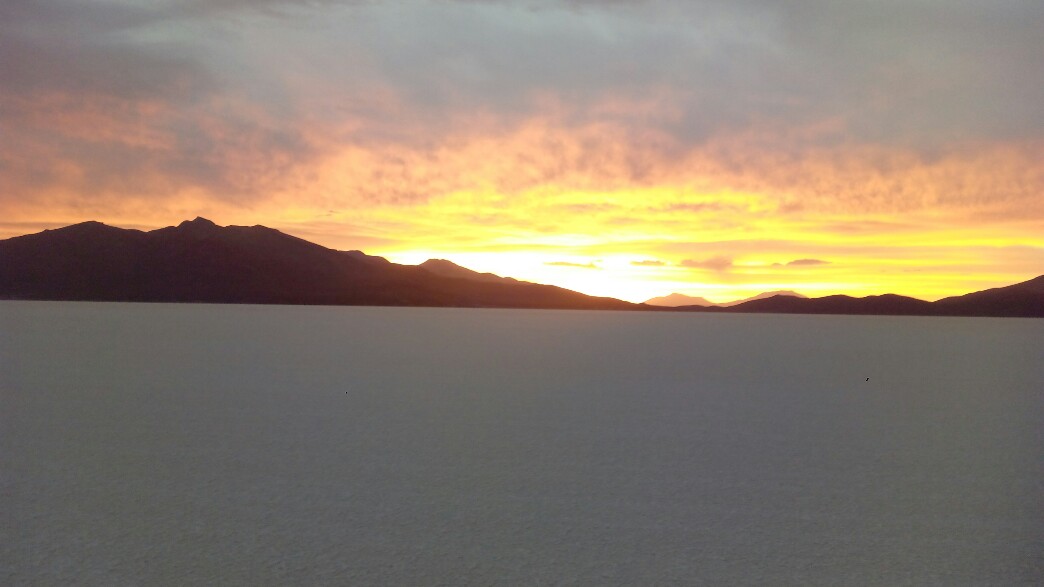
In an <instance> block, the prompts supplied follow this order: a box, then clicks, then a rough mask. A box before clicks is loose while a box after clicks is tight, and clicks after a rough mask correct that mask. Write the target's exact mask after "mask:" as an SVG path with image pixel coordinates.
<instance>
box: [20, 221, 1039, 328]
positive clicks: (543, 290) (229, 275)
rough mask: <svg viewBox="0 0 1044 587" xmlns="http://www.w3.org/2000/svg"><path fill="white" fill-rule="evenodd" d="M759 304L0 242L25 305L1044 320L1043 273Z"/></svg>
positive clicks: (448, 270)
mask: <svg viewBox="0 0 1044 587" xmlns="http://www.w3.org/2000/svg"><path fill="white" fill-rule="evenodd" d="M766 296H767V297H766ZM755 298H756V299H750V300H746V301H744V300H740V301H739V302H735V303H728V304H724V305H721V306H704V305H687V306H682V307H678V308H666V307H657V306H650V305H644V304H631V303H629V302H625V301H621V300H617V299H613V298H606V297H593V296H587V295H584V294H581V293H578V292H574V291H570V290H567V289H563V288H560V287H555V286H551V285H541V284H536V283H527V282H524V281H517V280H514V279H511V278H509V277H498V276H496V275H493V274H491V273H479V272H477V271H472V270H470V269H467V268H464V267H461V266H459V265H456V264H454V263H452V262H450V261H446V260H442V259H430V260H428V261H425V262H424V263H422V264H421V265H399V264H396V263H391V262H389V261H388V260H387V259H385V258H383V257H377V256H372V255H367V254H365V253H363V252H362V251H337V250H333V249H328V248H326V247H323V246H320V245H317V244H315V243H311V242H308V241H306V240H303V239H300V238H297V237H294V236H290V235H288V234H284V233H282V232H279V231H278V230H274V229H272V228H266V227H264V226H224V227H222V226H218V225H216V224H214V223H213V222H211V221H210V220H207V219H205V218H196V219H195V220H187V221H185V222H182V223H181V224H179V225H178V226H168V227H166V228H160V229H158V230H153V231H150V232H143V231H140V230H132V229H123V228H115V227H112V226H108V225H105V224H102V223H100V222H94V221H90V222H83V223H80V224H74V225H72V226H66V227H64V228H59V229H54V230H45V231H43V232H40V233H36V234H30V235H25V236H19V237H14V238H9V239H6V240H0V299H22V300H61V301H124V302H208V303H250V304H325V305H378V306H447V307H496V308H546V309H592V310H594V309H600V310H635V309H645V310H659V311H690V312H724V313H783V314H860V315H909V316H995V317H1044V275H1042V276H1040V277H1036V278H1034V279H1030V280H1029V281H1025V282H1022V283H1017V284H1014V285H1009V286H1005V287H998V288H993V289H988V290H984V291H979V292H974V293H969V294H966V295H962V296H954V297H949V298H944V299H941V300H939V301H936V302H927V301H924V300H918V299H915V298H911V297H906V296H899V295H894V294H885V295H879V296H867V297H862V298H856V297H851V296H845V295H833V296H826V297H822V298H804V297H798V295H795V294H794V293H793V292H767V293H765V294H761V295H759V296H755ZM696 300H698V301H702V302H706V300H702V298H696ZM733 304H734V305H733Z"/></svg>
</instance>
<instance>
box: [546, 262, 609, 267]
mask: <svg viewBox="0 0 1044 587" xmlns="http://www.w3.org/2000/svg"><path fill="white" fill-rule="evenodd" d="M544 265H549V266H551V267H575V268H577V269H601V267H599V266H598V265H595V263H594V262H591V263H570V262H569V261H550V262H547V263H544Z"/></svg>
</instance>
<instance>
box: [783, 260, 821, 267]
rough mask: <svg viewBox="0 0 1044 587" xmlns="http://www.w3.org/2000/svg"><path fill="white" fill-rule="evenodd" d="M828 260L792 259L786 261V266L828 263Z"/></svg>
mask: <svg viewBox="0 0 1044 587" xmlns="http://www.w3.org/2000/svg"><path fill="white" fill-rule="evenodd" d="M828 264H830V261H823V260H821V259H794V260H793V261H790V262H788V263H787V266H788V267H789V266H791V265H828Z"/></svg>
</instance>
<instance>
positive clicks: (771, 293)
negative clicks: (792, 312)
mask: <svg viewBox="0 0 1044 587" xmlns="http://www.w3.org/2000/svg"><path fill="white" fill-rule="evenodd" d="M775 296H783V297H793V298H803V297H805V296H803V295H801V294H799V293H798V292H796V291H790V290H778V291H767V292H764V293H759V294H758V295H756V296H751V297H749V298H744V299H742V300H734V301H731V302H725V303H723V304H715V305H717V306H721V307H722V308H731V307H732V306H738V305H740V304H745V303H747V302H753V301H754V300H763V299H765V298H771V297H775Z"/></svg>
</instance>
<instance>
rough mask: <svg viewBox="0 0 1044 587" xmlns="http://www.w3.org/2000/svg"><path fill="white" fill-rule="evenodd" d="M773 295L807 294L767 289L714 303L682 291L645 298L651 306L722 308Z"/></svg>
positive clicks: (796, 295)
mask: <svg viewBox="0 0 1044 587" xmlns="http://www.w3.org/2000/svg"><path fill="white" fill-rule="evenodd" d="M773 296H794V297H797V298H803V297H805V296H803V295H801V294H799V293H797V292H796V291H790V290H779V291H767V292H764V293H759V294H758V295H756V296H752V297H749V298H744V299H742V300H733V301H731V302H721V303H714V302H712V301H710V300H708V299H707V298H700V297H695V296H689V295H685V294H680V293H672V294H671V295H669V296H663V297H659V298H652V299H648V300H645V303H646V304H649V305H650V306H666V307H669V308H679V307H681V306H719V307H721V308H729V307H732V306H738V305H740V304H745V303H747V302H752V301H754V300H760V299H764V298H771V297H773Z"/></svg>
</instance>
